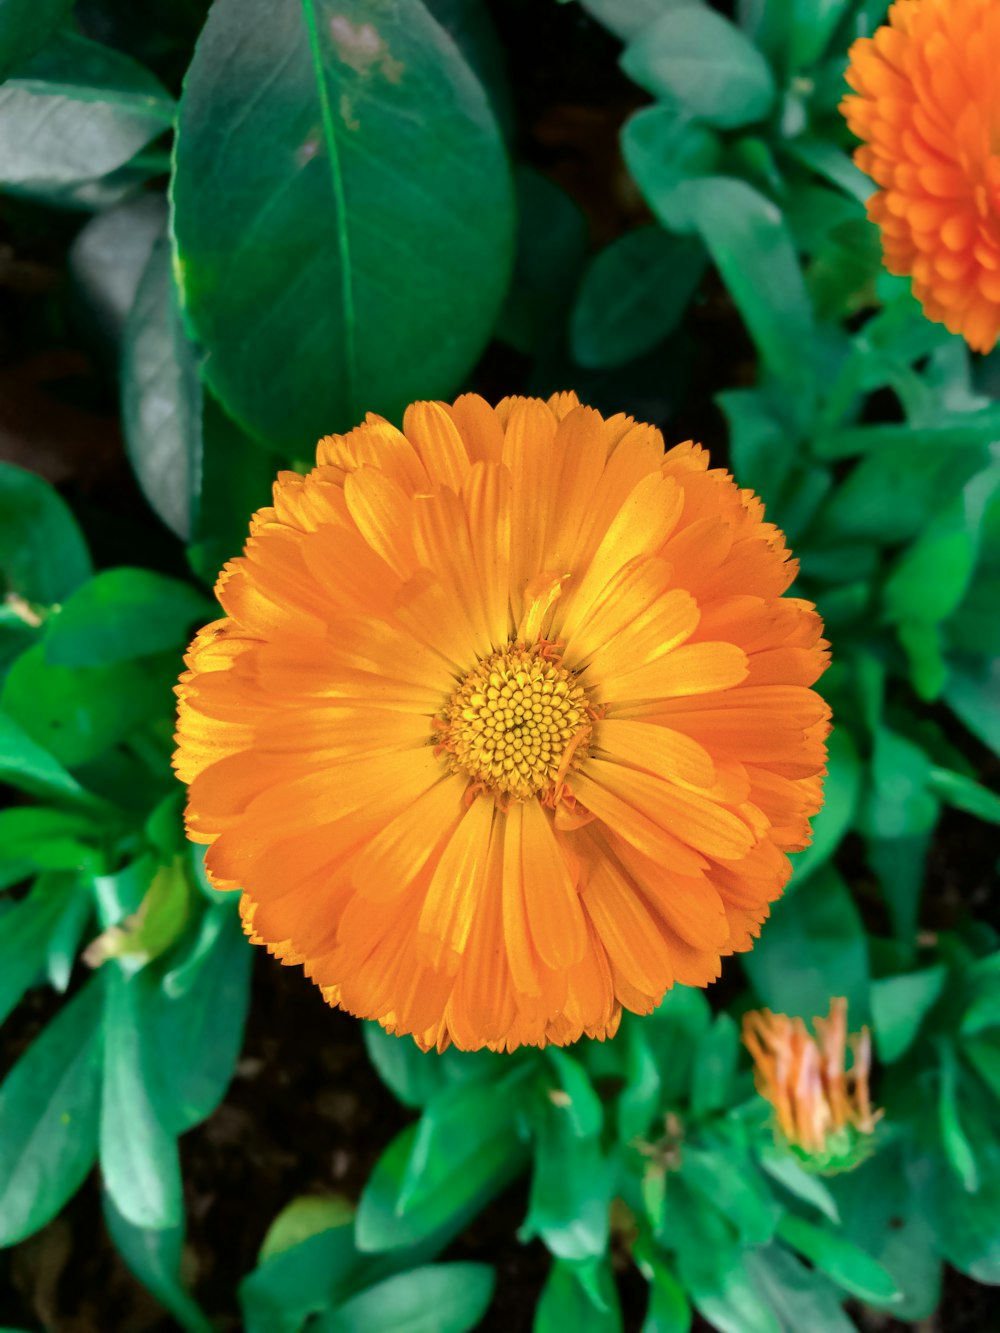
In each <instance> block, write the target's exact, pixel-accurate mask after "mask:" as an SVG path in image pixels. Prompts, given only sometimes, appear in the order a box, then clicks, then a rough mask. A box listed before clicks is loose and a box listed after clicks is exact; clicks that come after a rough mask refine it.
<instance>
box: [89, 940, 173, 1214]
mask: <svg viewBox="0 0 1000 1333" xmlns="http://www.w3.org/2000/svg"><path fill="white" fill-rule="evenodd" d="M105 988H106V989H105V1007H104V1086H103V1097H102V1102H101V1136H100V1137H101V1173H102V1175H103V1177H104V1185H105V1188H106V1189H107V1191H108V1194H109V1196H110V1198H111V1200H112V1202H113V1203H114V1205H115V1207H116V1208H117V1210H118V1211H119V1212H120V1213H121V1214H122V1216H123V1217H124V1218H125V1220H126V1221H127V1222H130V1223H131V1224H132V1225H133V1226H136V1227H148V1228H151V1229H154V1230H171V1229H173V1228H179V1227H180V1226H181V1225H182V1223H183V1218H184V1210H183V1200H182V1194H181V1173H180V1162H179V1159H178V1155H177V1142H176V1140H175V1138H174V1136H173V1134H172V1132H171V1131H170V1129H169V1128H168V1127H167V1125H166V1124H165V1123H164V1121H163V1119H162V1117H161V1114H160V1112H159V1108H158V1107H157V1104H156V1099H155V1096H154V1092H153V1087H154V1077H155V1075H154V1066H153V1062H154V1060H155V1058H156V1057H155V1054H154V1050H155V1048H154V1046H153V1041H154V1037H153V1031H154V1029H153V1021H154V1020H153V1013H152V1009H153V1005H154V1004H155V998H154V996H155V990H154V982H153V979H152V978H151V977H150V975H149V974H148V973H146V972H138V973H136V975H135V976H133V977H126V976H125V975H124V973H122V972H121V971H120V970H119V969H118V968H117V967H116V966H115V965H114V964H112V965H111V967H109V968H108V969H107V974H106V980H105Z"/></svg>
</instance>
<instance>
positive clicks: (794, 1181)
mask: <svg viewBox="0 0 1000 1333" xmlns="http://www.w3.org/2000/svg"><path fill="white" fill-rule="evenodd" d="M757 1157H758V1161H759V1162H760V1165H761V1167H762V1169H763V1170H764V1171H766V1172H767V1174H768V1175H769V1176H770V1177H771V1179H772V1180H776V1181H777V1182H778V1184H779V1185H781V1186H782V1187H783V1188H784V1189H786V1190H787V1191H788V1193H789V1194H792V1195H794V1196H795V1198H796V1199H800V1200H801V1201H802V1202H803V1203H808V1204H810V1205H811V1206H812V1207H813V1208H816V1209H818V1210H819V1211H820V1212H821V1213H823V1214H824V1216H826V1217H828V1218H829V1219H830V1221H831V1222H833V1223H835V1224H836V1223H839V1222H840V1216H839V1214H838V1212H837V1202H836V1200H835V1199H834V1197H833V1195H832V1194H831V1193H830V1191H829V1189H828V1188H827V1186H826V1185H825V1184H824V1183H823V1181H822V1180H820V1178H819V1176H816V1175H813V1174H812V1172H810V1171H807V1170H806V1169H805V1167H803V1166H800V1165H799V1163H798V1161H797V1160H796V1159H795V1157H793V1156H792V1154H791V1153H790V1152H789V1150H788V1149H787V1148H778V1147H776V1146H775V1145H773V1144H765V1145H764V1146H763V1147H761V1148H759V1149H758V1150H757Z"/></svg>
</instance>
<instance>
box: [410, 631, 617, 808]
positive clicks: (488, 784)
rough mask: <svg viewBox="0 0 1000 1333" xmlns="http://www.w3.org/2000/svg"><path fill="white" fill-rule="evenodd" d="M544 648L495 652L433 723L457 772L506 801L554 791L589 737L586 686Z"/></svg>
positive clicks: (510, 648)
mask: <svg viewBox="0 0 1000 1333" xmlns="http://www.w3.org/2000/svg"><path fill="white" fill-rule="evenodd" d="M545 652H546V645H538V646H536V647H532V648H522V647H521V646H520V645H519V644H508V645H507V647H506V648H501V649H500V650H499V651H498V652H495V653H493V654H492V655H491V656H490V657H487V658H486V659H485V660H484V661H482V662H480V663H479V664H478V665H477V666H476V667H474V668H473V670H472V671H470V672H469V674H468V675H467V676H466V677H465V679H464V680H463V681H462V683H461V685H460V686H459V687H458V689H457V690H456V691H455V693H454V694H453V695H452V697H451V699H450V700H449V702H448V704H447V706H446V708H445V710H444V713H443V715H442V717H441V718H440V719H437V720H436V722H435V726H436V728H437V732H438V745H439V748H440V749H441V750H444V751H446V752H447V753H448V754H450V756H451V759H452V763H453V766H454V767H455V769H456V771H464V772H465V773H467V774H468V775H469V777H470V778H471V779H472V782H473V785H474V786H481V787H482V789H483V790H485V791H488V792H491V793H493V794H494V795H495V796H497V797H498V799H499V800H500V801H501V802H504V801H506V800H508V799H514V800H518V801H523V800H525V799H526V798H527V797H529V796H535V795H537V794H538V793H548V792H550V791H551V790H552V789H553V788H554V787H556V786H558V784H559V783H560V782H561V781H562V779H563V778H564V777H565V775H566V771H567V769H568V768H569V765H570V763H571V762H572V761H573V760H574V758H577V757H582V754H581V751H582V750H583V747H585V746H586V743H587V741H588V740H589V739H590V733H591V716H592V714H591V712H590V708H589V705H588V702H587V695H586V692H585V690H584V688H583V686H582V685H581V684H580V683H579V682H578V681H577V679H576V677H575V676H574V675H573V673H572V672H570V671H566V670H565V669H564V668H563V667H561V666H560V665H559V664H558V662H555V661H552V660H551V659H550V658H549V657H547V656H545Z"/></svg>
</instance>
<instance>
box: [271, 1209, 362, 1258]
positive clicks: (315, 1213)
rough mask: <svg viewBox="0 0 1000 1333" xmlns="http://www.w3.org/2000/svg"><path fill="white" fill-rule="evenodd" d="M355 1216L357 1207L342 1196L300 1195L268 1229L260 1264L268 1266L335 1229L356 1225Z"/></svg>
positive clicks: (282, 1211)
mask: <svg viewBox="0 0 1000 1333" xmlns="http://www.w3.org/2000/svg"><path fill="white" fill-rule="evenodd" d="M354 1212H355V1209H354V1205H353V1204H352V1203H351V1202H350V1200H349V1199H346V1198H344V1196H343V1195H340V1194H336V1195H333V1196H327V1195H322V1196H321V1195H317V1194H300V1195H299V1197H298V1198H297V1199H293V1200H292V1201H291V1203H288V1204H286V1205H285V1206H284V1208H282V1210H281V1212H280V1213H279V1214H278V1216H277V1217H276V1218H275V1219H274V1221H273V1222H272V1223H271V1225H270V1226H269V1227H268V1229H267V1235H266V1236H265V1237H264V1243H263V1244H262V1245H261V1247H260V1256H259V1262H260V1263H261V1264H266V1263H267V1262H268V1260H269V1259H275V1258H277V1256H278V1255H279V1254H284V1253H285V1252H286V1251H287V1250H291V1249H294V1248H295V1246H297V1245H301V1244H302V1243H303V1242H304V1241H307V1240H310V1239H311V1238H312V1237H313V1236H318V1235H320V1233H321V1232H324V1231H329V1230H331V1229H332V1228H333V1227H342V1226H348V1225H353V1223H354Z"/></svg>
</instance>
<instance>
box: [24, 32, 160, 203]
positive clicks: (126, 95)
mask: <svg viewBox="0 0 1000 1333" xmlns="http://www.w3.org/2000/svg"><path fill="white" fill-rule="evenodd" d="M173 116H174V103H173V101H172V99H171V98H170V96H169V94H168V93H167V91H166V89H165V88H164V87H163V86H162V85H161V84H160V82H159V81H158V80H157V79H155V78H154V77H153V75H152V74H150V73H149V72H148V71H147V70H145V69H143V68H142V66H141V65H138V64H136V62H135V61H134V60H132V59H131V58H130V57H129V56H126V55H123V54H122V53H121V52H120V51H114V50H112V49H111V47H109V46H101V45H100V44H99V43H98V42H92V41H89V40H88V39H87V38H86V37H80V36H77V35H76V34H75V33H71V32H60V33H59V34H58V35H57V36H56V37H55V38H54V39H53V40H52V41H51V42H49V44H48V45H47V46H45V47H43V48H42V50H40V51H39V52H38V53H37V55H35V56H33V57H32V59H31V60H30V61H28V63H27V64H25V65H21V66H20V67H19V68H18V70H17V73H16V75H15V77H13V78H11V79H8V80H7V82H6V83H5V84H4V85H3V87H2V88H0V145H2V147H0V182H2V183H3V184H4V185H6V186H8V187H11V186H14V187H17V189H18V190H19V191H21V192H23V193H29V194H30V193H36V192H44V191H45V190H46V189H47V188H48V187H51V186H62V187H65V186H70V185H77V184H81V183H83V182H86V181H92V180H95V179H97V178H98V177H101V176H106V175H108V174H109V173H110V172H112V171H114V170H115V169H116V168H118V167H122V166H124V165H125V163H126V162H128V160H129V158H131V157H132V156H134V154H136V153H137V152H138V151H139V150H140V148H143V147H145V145H146V144H147V143H149V142H150V140H151V139H155V138H156V137H157V135H159V134H162V133H163V132H164V130H166V129H168V128H169V127H170V125H171V124H172V122H173Z"/></svg>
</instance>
